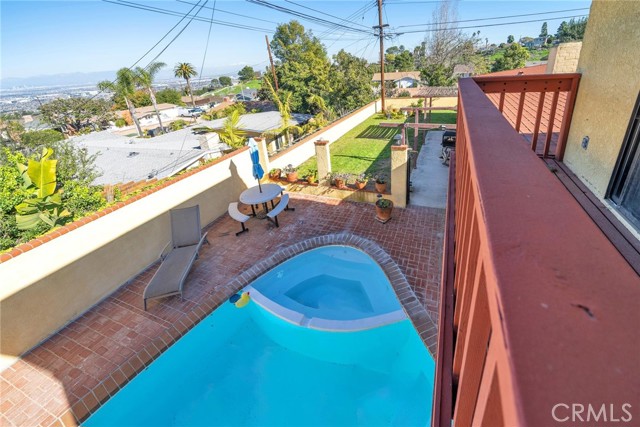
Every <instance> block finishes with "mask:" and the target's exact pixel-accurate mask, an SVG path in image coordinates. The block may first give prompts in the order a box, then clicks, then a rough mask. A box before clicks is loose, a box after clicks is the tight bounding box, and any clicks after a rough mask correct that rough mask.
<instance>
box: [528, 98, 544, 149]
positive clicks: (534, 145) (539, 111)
mask: <svg viewBox="0 0 640 427" xmlns="http://www.w3.org/2000/svg"><path fill="white" fill-rule="evenodd" d="M546 96H547V93H546V92H540V99H539V100H538V109H537V110H536V124H535V126H534V128H533V139H532V140H531V150H533V152H534V153H535V152H536V148H538V133H539V132H540V121H541V120H542V110H543V109H544V100H545V98H546Z"/></svg>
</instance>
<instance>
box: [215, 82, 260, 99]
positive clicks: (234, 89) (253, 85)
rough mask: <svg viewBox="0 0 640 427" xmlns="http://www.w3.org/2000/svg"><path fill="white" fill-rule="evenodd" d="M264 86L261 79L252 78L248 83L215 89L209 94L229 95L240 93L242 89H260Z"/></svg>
mask: <svg viewBox="0 0 640 427" xmlns="http://www.w3.org/2000/svg"><path fill="white" fill-rule="evenodd" d="M261 86H262V81H261V80H250V81H248V82H246V83H239V84H237V85H234V86H229V87H223V88H222V89H217V90H214V91H213V92H208V93H207V95H215V96H227V95H235V94H238V93H240V91H241V90H242V89H246V88H249V89H260V87H261Z"/></svg>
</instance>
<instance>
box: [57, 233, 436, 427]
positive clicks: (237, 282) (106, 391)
mask: <svg viewBox="0 0 640 427" xmlns="http://www.w3.org/2000/svg"><path fill="white" fill-rule="evenodd" d="M329 245H342V246H350V247H353V248H356V249H359V250H361V251H363V252H365V253H366V254H367V255H369V256H370V257H371V258H372V259H373V260H374V261H376V262H377V263H378V265H380V267H381V268H382V271H383V272H384V273H385V275H386V276H387V278H388V279H389V282H390V283H391V286H392V288H393V290H394V292H395V293H396V296H397V298H398V300H399V301H400V304H401V306H402V308H403V310H404V311H405V313H406V314H407V317H408V318H409V319H410V320H411V322H412V323H413V326H414V328H415V329H416V331H417V332H418V334H419V335H420V338H421V340H422V341H423V343H424V345H425V346H426V347H427V349H428V351H429V353H430V354H431V356H432V357H433V358H434V359H435V355H436V350H437V334H438V329H437V325H436V324H435V323H434V322H433V320H432V319H431V317H430V316H429V314H428V313H427V310H426V309H425V308H424V306H423V305H422V304H421V303H420V301H419V300H418V298H417V297H416V295H415V293H414V292H413V289H412V288H411V286H410V285H409V282H408V281H407V279H406V277H405V275H404V274H403V273H402V271H401V270H400V268H399V266H398V264H397V263H396V262H395V261H394V260H393V259H392V258H391V256H390V255H389V254H388V253H387V252H386V251H385V250H384V249H382V248H381V247H380V245H378V244H377V243H375V242H373V241H371V240H369V239H365V238H363V237H360V236H357V235H355V234H352V233H346V232H343V233H333V234H327V235H323V236H317V237H312V238H310V239H306V240H303V241H301V242H298V243H296V244H293V245H291V246H287V247H284V248H281V249H279V250H278V251H276V252H275V253H274V254H273V255H271V256H270V257H267V258H264V259H263V260H261V261H259V262H257V263H256V264H254V265H253V266H252V267H251V268H249V269H247V270H245V271H244V272H243V273H241V274H240V275H238V276H237V277H235V278H234V279H233V280H231V281H229V282H227V283H226V284H225V285H223V286H220V287H218V288H216V289H215V290H214V291H212V292H211V293H210V294H209V295H207V296H206V297H205V298H203V299H202V300H201V301H200V302H199V303H198V304H197V305H196V306H195V307H194V308H193V310H192V311H191V312H190V313H188V314H185V315H183V316H182V317H181V318H179V319H178V320H177V321H176V322H175V323H174V324H173V325H172V326H171V327H169V328H167V329H166V330H165V331H164V332H163V333H162V334H160V335H159V336H158V337H157V338H156V339H154V340H153V341H151V342H150V343H149V344H148V345H147V346H145V347H144V348H143V349H142V350H141V351H139V352H138V353H136V354H134V355H133V356H131V357H130V358H129V359H127V360H126V361H125V362H124V363H122V364H121V365H120V366H119V367H118V368H117V369H116V370H115V371H114V372H113V373H111V375H109V376H108V377H107V378H106V379H105V380H103V381H102V382H101V383H99V384H98V385H97V386H95V387H94V388H93V389H92V390H90V391H89V392H88V393H87V394H86V395H85V396H84V397H83V398H81V399H80V400H79V401H78V402H76V403H75V404H74V405H73V406H72V407H71V409H69V410H68V411H66V412H65V413H64V414H63V415H62V416H61V417H60V421H61V422H62V423H63V424H64V425H69V426H75V425H77V424H81V423H82V422H84V421H85V420H87V419H88V418H89V417H90V416H91V415H92V414H93V413H94V412H96V411H97V410H98V409H99V408H100V406H102V404H104V403H105V402H106V401H107V400H108V399H109V398H110V397H111V396H113V395H114V394H115V393H117V392H118V391H119V390H120V389H121V388H123V387H124V386H125V385H126V384H128V383H129V381H131V380H132V379H133V378H134V377H135V376H136V375H137V374H138V373H140V372H141V371H142V370H144V369H145V368H146V367H147V366H149V365H150V364H151V363H152V362H153V361H154V360H155V359H157V358H158V357H159V356H160V355H161V354H162V353H163V352H164V351H166V350H167V349H168V348H169V347H170V346H171V345H172V344H173V343H175V342H176V341H177V340H179V339H180V338H181V337H182V336H183V335H185V334H186V333H187V332H189V331H190V330H191V329H192V328H193V327H194V326H195V325H197V324H198V323H199V322H200V321H201V320H203V319H204V318H205V317H207V316H208V315H209V314H211V313H212V312H213V311H214V310H215V309H216V308H218V307H219V306H220V305H221V304H222V303H224V302H225V301H227V300H228V299H229V297H231V295H233V294H235V293H237V292H238V291H239V290H240V289H242V288H244V287H245V286H247V285H248V284H250V283H251V282H253V281H254V280H255V279H256V278H258V277H259V276H262V275H263V274H265V273H266V272H267V271H269V270H271V269H272V268H274V267H276V266H277V265H279V264H281V263H283V262H285V261H287V260H289V259H290V258H293V257H294V256H296V255H299V254H301V253H303V252H306V251H308V250H311V249H315V248H318V247H322V246H329Z"/></svg>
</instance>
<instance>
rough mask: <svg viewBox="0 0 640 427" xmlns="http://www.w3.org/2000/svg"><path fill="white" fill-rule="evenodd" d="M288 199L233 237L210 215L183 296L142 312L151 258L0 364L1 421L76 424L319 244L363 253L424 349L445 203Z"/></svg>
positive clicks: (430, 333)
mask: <svg viewBox="0 0 640 427" xmlns="http://www.w3.org/2000/svg"><path fill="white" fill-rule="evenodd" d="M291 205H292V206H293V207H295V208H296V210H295V212H284V213H282V214H281V216H280V217H279V218H280V228H275V226H273V225H271V224H270V223H268V222H267V221H260V220H255V219H252V220H250V221H249V222H248V223H247V226H248V228H249V229H250V231H249V232H248V233H244V234H242V235H240V236H239V237H236V236H235V232H236V231H238V230H239V229H240V225H239V223H237V222H235V221H233V220H232V219H231V218H229V217H228V215H224V216H222V217H221V218H218V219H217V220H216V221H214V222H213V223H212V224H211V225H210V226H209V227H208V228H207V230H208V239H209V241H210V242H211V245H206V244H205V245H204V246H203V249H202V250H201V252H200V258H199V259H198V260H197V261H196V263H195V265H194V268H193V270H192V272H191V274H190V275H189V278H188V280H187V282H186V285H185V292H184V299H183V300H180V298H179V297H171V298H166V299H161V300H154V301H150V302H149V311H147V312H145V311H144V310H143V309H142V291H143V289H144V287H145V285H146V283H147V282H148V281H149V279H150V278H151V276H152V275H153V273H154V271H155V270H156V269H157V267H158V264H156V265H154V266H152V267H150V268H149V269H147V270H146V271H145V272H143V273H142V274H140V275H139V276H137V277H135V278H134V279H133V280H131V281H130V282H129V283H128V284H126V285H124V286H122V287H121V288H119V289H118V290H117V291H116V292H115V293H114V294H112V295H111V296H109V297H108V298H107V299H105V300H104V301H102V302H101V303H100V304H98V305H96V306H95V307H93V308H92V309H91V310H89V311H88V312H86V313H85V314H84V315H82V316H81V317H80V318H78V319H77V320H76V321H74V322H73V323H71V324H70V325H68V326H67V327H65V328H64V329H62V330H61V331H60V332H58V333H57V334H55V335H54V336H52V337H51V338H49V339H48V340H47V341H46V342H44V343H43V344H41V345H40V346H38V347H36V348H35V349H33V350H32V351H31V352H29V353H28V354H26V355H25V356H24V357H23V358H22V359H20V360H19V361H18V362H16V363H15V364H14V365H12V366H11V367H9V368H7V369H6V370H5V371H3V372H2V373H1V374H0V414H1V415H0V425H2V426H38V425H41V426H53V425H56V426H61V425H76V424H77V422H79V421H83V420H84V419H86V418H87V416H88V415H89V414H90V413H92V412H94V411H95V410H96V409H97V408H98V407H99V405H100V404H101V403H103V402H104V401H106V400H107V399H108V397H109V396H110V395H112V394H114V393H116V392H117V391H118V389H119V388H120V387H122V386H123V385H124V384H126V382H127V381H128V380H129V379H130V378H132V377H133V376H134V375H135V374H136V373H137V372H139V371H140V370H141V369H143V368H144V367H145V366H147V365H148V364H149V363H151V361H152V360H153V359H155V358H156V357H157V356H158V355H159V354H160V353H161V352H162V351H164V350H165V349H166V348H167V347H168V346H169V345H171V343H173V342H174V341H176V340H177V339H178V338H179V337H180V336H181V335H183V334H184V333H186V331H188V330H189V329H190V328H191V327H193V325H194V324H195V323H197V322H198V321H199V320H200V319H202V318H203V317H205V316H207V315H208V314H209V313H211V311H212V310H214V309H215V307H217V306H218V305H219V304H220V303H222V302H223V301H225V300H226V299H227V298H228V296H229V295H230V294H231V293H233V292H235V291H236V290H237V289H239V288H240V287H242V286H244V285H245V284H247V283H249V282H250V281H251V280H253V278H255V277H256V276H258V275H260V274H262V273H263V272H264V271H266V270H268V269H269V268H271V267H272V266H273V265H275V264H276V263H279V262H282V261H284V260H285V259H287V258H290V257H291V256H294V255H295V254H296V253H299V252H300V251H302V250H307V249H310V248H312V247H315V246H318V245H322V244H329V243H345V244H349V245H352V246H356V247H360V248H363V249H364V250H365V251H366V252H367V253H369V254H370V255H372V256H373V258H374V259H376V261H378V262H379V263H380V264H381V266H382V267H383V270H384V271H385V273H387V275H388V276H389V277H390V279H391V281H392V283H393V285H394V288H395V290H396V293H397V294H398V296H399V298H400V300H401V301H402V302H403V304H404V306H405V310H406V311H407V312H408V313H409V315H410V317H411V319H412V321H413V322H414V325H415V326H416V329H417V330H418V332H419V333H420V334H421V336H422V338H423V339H424V340H425V343H426V344H427V345H428V346H429V348H430V349H431V350H432V351H433V346H434V345H435V324H434V320H435V319H437V309H438V307H437V305H438V298H439V283H440V271H441V258H442V238H443V231H444V210H442V209H434V208H424V207H409V208H407V209H400V208H396V209H394V215H393V219H392V220H391V221H390V222H388V223H387V224H384V225H383V224H380V223H378V222H376V221H374V220H373V216H374V213H373V207H372V206H371V205H369V204H360V203H352V202H341V201H338V200H335V199H328V198H322V197H316V196H304V195H292V200H291ZM336 233H341V234H336ZM327 235H331V237H321V236H327ZM300 242H303V243H300ZM389 256H390V258H389ZM265 259H266V260H265ZM405 278H406V279H405ZM409 286H410V287H411V288H412V289H413V291H414V292H415V296H414V293H413V292H410V291H409V289H408V288H409ZM416 297H417V300H416ZM425 308H426V311H425ZM427 313H428V314H427Z"/></svg>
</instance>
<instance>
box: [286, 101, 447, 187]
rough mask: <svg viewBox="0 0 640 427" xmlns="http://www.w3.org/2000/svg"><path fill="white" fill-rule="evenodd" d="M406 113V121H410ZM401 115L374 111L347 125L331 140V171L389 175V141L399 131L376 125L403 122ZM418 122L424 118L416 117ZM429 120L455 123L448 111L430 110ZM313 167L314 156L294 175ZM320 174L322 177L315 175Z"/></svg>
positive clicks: (305, 172) (391, 141) (409, 130)
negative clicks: (382, 116) (388, 116)
mask: <svg viewBox="0 0 640 427" xmlns="http://www.w3.org/2000/svg"><path fill="white" fill-rule="evenodd" d="M413 120H414V119H413V118H412V117H409V118H408V121H410V122H413ZM404 121H405V119H404V118H402V119H380V118H378V117H377V115H374V116H371V117H369V118H368V119H367V120H365V121H364V122H362V123H361V124H359V125H358V126H356V127H355V128H353V129H351V130H350V131H349V132H347V133H346V134H345V135H344V136H343V137H342V138H340V139H338V140H337V141H336V142H334V143H333V144H331V148H330V149H331V169H332V171H333V172H340V173H349V174H353V175H359V174H361V173H366V174H368V175H371V176H373V175H377V174H384V175H386V176H387V177H389V175H390V166H391V160H390V158H391V145H392V144H393V142H394V141H393V137H394V136H395V135H396V134H398V133H400V130H399V129H396V128H384V127H380V126H379V125H380V123H383V122H385V123H390V122H393V123H403V122H404ZM420 122H424V121H423V119H422V117H420ZM431 122H432V123H455V122H456V113H455V112H452V111H435V112H433V113H432V120H431ZM419 132H420V133H419V135H418V137H419V138H422V139H420V141H423V140H424V132H425V131H424V130H420V131H419ZM407 137H408V138H409V141H410V142H411V141H413V130H412V129H408V130H407ZM316 169H317V162H316V158H315V156H314V157H312V158H310V159H309V160H307V161H306V162H304V163H303V164H301V165H300V167H298V176H299V177H304V176H305V175H307V174H308V173H309V172H310V171H312V170H316ZM319 178H323V177H319Z"/></svg>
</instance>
